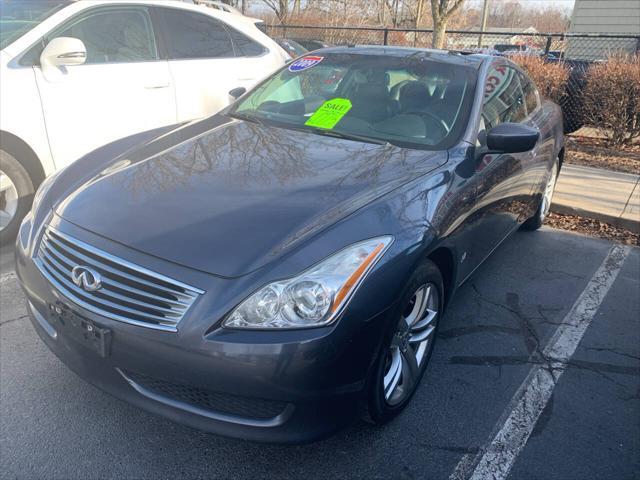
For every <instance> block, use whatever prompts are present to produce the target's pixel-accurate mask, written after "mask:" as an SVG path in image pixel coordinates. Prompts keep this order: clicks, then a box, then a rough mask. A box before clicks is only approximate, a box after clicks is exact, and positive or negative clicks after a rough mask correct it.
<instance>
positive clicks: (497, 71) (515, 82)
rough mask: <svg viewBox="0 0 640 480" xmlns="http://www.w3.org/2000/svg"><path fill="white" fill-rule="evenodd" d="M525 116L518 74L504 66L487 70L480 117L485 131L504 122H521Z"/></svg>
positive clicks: (496, 66)
mask: <svg viewBox="0 0 640 480" xmlns="http://www.w3.org/2000/svg"><path fill="white" fill-rule="evenodd" d="M526 116H527V109H526V106H525V99H524V92H523V90H522V86H521V85H520V77H519V75H518V72H517V71H516V70H514V69H513V68H510V67H507V66H506V65H494V66H492V67H491V69H490V70H489V74H488V76H487V82H486V84H485V89H484V104H483V107H482V117H483V120H484V123H485V127H486V129H487V130H489V129H491V128H493V127H495V126H496V125H498V124H500V123H505V122H521V121H522V120H524V119H525V118H526Z"/></svg>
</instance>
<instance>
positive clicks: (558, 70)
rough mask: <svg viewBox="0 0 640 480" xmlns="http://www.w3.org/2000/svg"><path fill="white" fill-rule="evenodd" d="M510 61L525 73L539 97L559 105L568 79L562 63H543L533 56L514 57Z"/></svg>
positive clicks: (566, 69) (567, 73)
mask: <svg viewBox="0 0 640 480" xmlns="http://www.w3.org/2000/svg"><path fill="white" fill-rule="evenodd" d="M510 58H511V60H513V61H514V62H516V63H517V64H518V65H520V66H521V67H522V68H523V69H524V71H526V72H527V73H528V74H529V76H530V77H531V79H532V80H533V82H534V83H535V84H536V86H537V87H538V91H539V92H540V95H542V96H543V97H546V98H548V99H550V100H553V101H554V102H556V103H560V100H561V98H562V95H563V94H564V92H565V88H566V85H567V80H568V79H569V68H568V67H567V66H566V65H565V64H564V63H562V62H545V61H544V59H543V58H542V57H538V56H535V55H514V56H512V57H510Z"/></svg>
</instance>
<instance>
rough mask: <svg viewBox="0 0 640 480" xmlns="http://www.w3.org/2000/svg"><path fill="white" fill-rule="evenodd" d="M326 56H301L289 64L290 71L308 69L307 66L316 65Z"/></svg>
mask: <svg viewBox="0 0 640 480" xmlns="http://www.w3.org/2000/svg"><path fill="white" fill-rule="evenodd" d="M322 60H324V57H316V56H306V57H302V58H299V59H298V60H296V61H295V62H293V63H291V65H289V71H290V72H301V71H302V70H306V69H307V68H311V67H315V66H316V65H317V64H319V63H320V62H321V61H322Z"/></svg>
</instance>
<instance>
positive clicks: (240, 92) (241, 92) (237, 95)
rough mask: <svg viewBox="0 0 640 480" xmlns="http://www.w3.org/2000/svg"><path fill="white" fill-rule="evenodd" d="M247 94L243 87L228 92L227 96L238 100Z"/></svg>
mask: <svg viewBox="0 0 640 480" xmlns="http://www.w3.org/2000/svg"><path fill="white" fill-rule="evenodd" d="M245 93H247V89H246V88H244V87H236V88H234V89H233V90H230V91H229V95H231V96H232V97H233V98H234V99H236V100H237V99H238V98H240V97H241V96H242V95H244V94H245Z"/></svg>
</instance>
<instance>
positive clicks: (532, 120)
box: [518, 71, 555, 219]
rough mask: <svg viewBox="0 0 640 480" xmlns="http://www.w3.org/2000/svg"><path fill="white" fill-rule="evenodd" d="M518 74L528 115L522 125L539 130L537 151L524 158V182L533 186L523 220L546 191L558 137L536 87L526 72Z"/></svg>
mask: <svg viewBox="0 0 640 480" xmlns="http://www.w3.org/2000/svg"><path fill="white" fill-rule="evenodd" d="M518 73H519V75H520V82H521V84H522V90H523V92H524V98H525V104H526V106H527V114H528V115H527V118H526V119H525V120H524V121H523V123H524V124H526V125H528V126H530V127H534V128H537V129H538V130H539V131H540V139H539V140H538V144H537V145H536V148H534V149H533V150H532V151H531V152H529V155H525V156H523V181H524V184H526V185H529V186H530V187H531V188H530V189H529V192H528V196H527V198H528V201H527V208H526V210H525V212H524V213H523V219H526V218H529V217H531V216H532V215H533V214H534V213H535V210H536V208H537V206H538V200H539V196H538V194H539V193H541V192H542V190H543V188H544V187H543V184H544V182H545V180H546V178H545V177H546V172H547V170H548V168H549V164H550V162H551V160H552V157H553V155H554V151H555V136H554V132H553V123H552V122H549V119H548V115H547V112H546V111H545V109H544V108H542V105H541V103H540V96H539V94H538V90H537V88H536V86H535V85H534V83H533V81H532V80H531V79H530V78H529V77H528V76H527V75H526V74H525V73H523V72H521V71H519V72H518Z"/></svg>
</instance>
